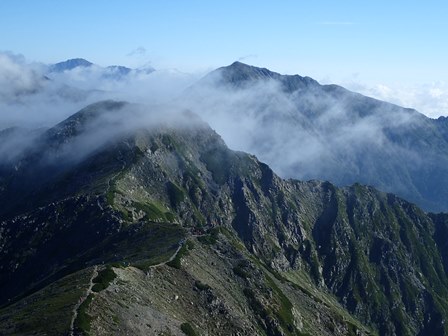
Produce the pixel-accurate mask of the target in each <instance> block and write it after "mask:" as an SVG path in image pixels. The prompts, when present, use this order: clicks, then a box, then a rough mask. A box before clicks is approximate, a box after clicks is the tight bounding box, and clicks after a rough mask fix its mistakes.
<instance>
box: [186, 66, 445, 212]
mask: <svg viewBox="0 0 448 336" xmlns="http://www.w3.org/2000/svg"><path fill="white" fill-rule="evenodd" d="M204 92H205V93H204ZM183 99H185V100H186V101H188V100H189V99H190V100H191V106H192V108H193V109H194V108H195V107H197V106H199V107H200V108H202V110H203V111H206V112H205V113H204V114H203V115H202V117H203V118H204V119H205V120H209V122H210V123H211V124H212V127H213V128H215V129H217V130H218V132H220V133H221V134H222V136H223V137H224V138H225V139H226V141H227V142H228V143H229V145H231V147H233V148H238V149H240V150H244V151H246V152H250V153H254V154H255V155H257V156H258V157H259V158H260V159H261V160H262V161H264V162H267V163H268V164H269V165H271V166H272V167H273V168H274V169H275V170H276V171H277V172H278V173H279V174H280V175H281V176H282V177H285V178H297V179H300V180H309V179H320V180H329V181H332V182H334V183H335V184H337V185H339V186H344V185H351V184H353V183H356V182H360V183H362V184H367V185H373V186H375V187H376V188H379V189H381V190H384V191H386V192H393V193H395V194H398V195H400V196H401V197H404V198H406V199H408V200H410V201H412V202H415V203H417V204H418V205H419V206H421V207H423V208H424V209H425V210H427V211H436V212H437V211H446V210H447V209H448V204H447V203H446V201H445V200H446V199H448V189H446V188H444V187H443V186H444V185H446V183H445V181H446V182H447V183H448V172H447V171H446V169H445V168H444V167H445V166H446V164H448V155H447V153H448V151H447V149H448V142H447V139H448V137H447V131H446V123H444V118H439V119H437V120H436V119H430V118H427V117H425V116H424V115H422V114H421V113H419V112H418V111H416V110H414V109H410V108H403V107H400V106H398V105H394V104H391V103H387V102H383V101H380V100H377V99H374V98H370V97H366V96H363V95H361V94H359V93H355V92H351V91H349V90H346V89H345V88H343V87H340V86H337V85H320V84H319V83H318V82H317V81H315V80H313V79H310V78H308V77H302V76H299V75H294V76H289V75H280V74H278V73H275V72H271V71H269V70H267V69H264V68H257V67H253V66H249V65H246V64H243V63H240V62H236V63H233V64H232V65H230V66H227V67H222V68H219V69H217V70H215V71H213V72H211V73H210V74H209V75H207V76H205V77H204V78H203V79H202V80H200V81H199V82H198V83H197V84H196V85H193V87H192V89H191V90H189V91H188V92H187V94H186V95H185V96H184V98H183ZM217 106H218V108H217ZM207 111H210V112H207ZM235 134H236V135H238V136H235ZM239 134H240V135H239ZM279 158H281V159H279Z"/></svg>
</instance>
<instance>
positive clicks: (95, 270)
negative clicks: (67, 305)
mask: <svg viewBox="0 0 448 336" xmlns="http://www.w3.org/2000/svg"><path fill="white" fill-rule="evenodd" d="M97 276H98V266H96V265H95V266H94V267H93V272H92V276H91V277H90V280H89V287H88V288H87V291H86V293H85V295H84V296H82V297H80V298H79V301H78V303H77V304H76V305H75V306H74V307H73V310H72V313H73V316H72V320H71V322H70V332H69V333H68V334H69V335H70V336H74V335H75V334H74V328H75V320H76V318H77V317H78V309H79V307H80V306H81V305H82V303H83V302H84V301H85V300H86V299H87V297H88V296H89V294H92V293H93V292H92V288H93V279H95V278H96V277H97Z"/></svg>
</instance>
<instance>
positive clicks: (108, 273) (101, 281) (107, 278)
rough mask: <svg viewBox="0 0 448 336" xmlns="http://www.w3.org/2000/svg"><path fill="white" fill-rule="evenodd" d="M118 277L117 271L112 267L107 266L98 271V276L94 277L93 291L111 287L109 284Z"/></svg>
mask: <svg viewBox="0 0 448 336" xmlns="http://www.w3.org/2000/svg"><path fill="white" fill-rule="evenodd" d="M116 277H117V275H116V274H115V272H114V271H113V269H112V267H110V266H107V268H106V269H104V270H102V271H100V272H99V273H98V276H97V277H96V278H95V279H93V283H94V284H95V285H93V287H92V291H94V292H101V291H102V290H104V289H106V288H107V287H109V284H110V283H111V282H112V281H113V280H114V279H115V278H116Z"/></svg>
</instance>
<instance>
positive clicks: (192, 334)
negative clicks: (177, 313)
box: [180, 322, 198, 336]
mask: <svg viewBox="0 0 448 336" xmlns="http://www.w3.org/2000/svg"><path fill="white" fill-rule="evenodd" d="M180 330H182V331H183V332H184V334H185V335H187V336H198V334H197V333H196V331H194V329H193V327H192V326H191V325H190V323H188V322H185V323H182V324H181V325H180Z"/></svg>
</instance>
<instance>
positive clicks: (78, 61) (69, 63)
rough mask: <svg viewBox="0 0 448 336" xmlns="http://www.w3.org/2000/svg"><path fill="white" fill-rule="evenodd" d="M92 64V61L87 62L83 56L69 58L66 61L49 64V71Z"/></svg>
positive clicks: (59, 70)
mask: <svg viewBox="0 0 448 336" xmlns="http://www.w3.org/2000/svg"><path fill="white" fill-rule="evenodd" d="M92 65H93V63H92V62H89V61H87V60H85V59H84V58H71V59H68V60H66V61H63V62H59V63H56V64H53V65H51V66H50V72H63V71H66V70H73V69H75V68H78V67H83V68H87V67H90V66H92Z"/></svg>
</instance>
